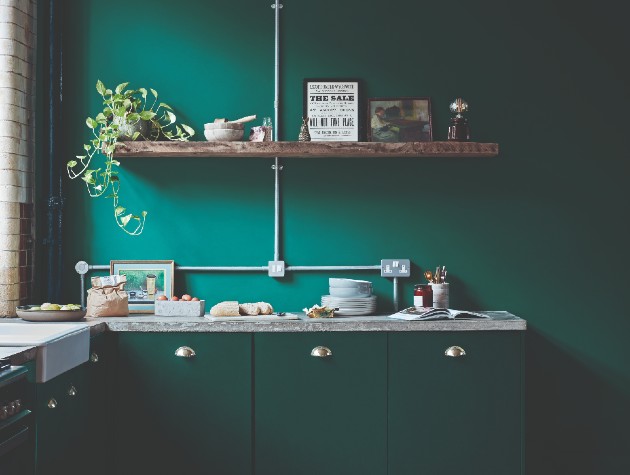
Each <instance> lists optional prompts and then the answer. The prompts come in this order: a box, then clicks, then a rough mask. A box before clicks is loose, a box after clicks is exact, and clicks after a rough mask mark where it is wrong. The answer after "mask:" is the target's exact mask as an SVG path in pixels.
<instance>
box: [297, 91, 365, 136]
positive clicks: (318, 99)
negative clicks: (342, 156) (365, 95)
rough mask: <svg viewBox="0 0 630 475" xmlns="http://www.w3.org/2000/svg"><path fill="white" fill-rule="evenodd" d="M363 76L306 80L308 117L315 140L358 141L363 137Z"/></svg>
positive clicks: (310, 130)
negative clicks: (361, 79)
mask: <svg viewBox="0 0 630 475" xmlns="http://www.w3.org/2000/svg"><path fill="white" fill-rule="evenodd" d="M362 110H363V102H362V85H361V81H360V80H359V79H304V118H307V117H308V128H309V133H310V135H311V141H314V142H316V141H319V142H326V141H328V142H332V141H337V142H358V141H359V140H361V138H362V137H363V126H362V115H363V114H362V113H361V112H360V111H362Z"/></svg>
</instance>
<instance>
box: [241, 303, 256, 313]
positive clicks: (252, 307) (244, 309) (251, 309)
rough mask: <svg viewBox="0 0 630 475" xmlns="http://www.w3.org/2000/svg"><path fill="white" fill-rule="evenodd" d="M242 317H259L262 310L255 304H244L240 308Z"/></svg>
mask: <svg viewBox="0 0 630 475" xmlns="http://www.w3.org/2000/svg"><path fill="white" fill-rule="evenodd" d="M238 309H239V311H240V313H241V315H258V314H259V313H260V310H259V308H258V304H255V303H242V304H240V305H239V306H238Z"/></svg>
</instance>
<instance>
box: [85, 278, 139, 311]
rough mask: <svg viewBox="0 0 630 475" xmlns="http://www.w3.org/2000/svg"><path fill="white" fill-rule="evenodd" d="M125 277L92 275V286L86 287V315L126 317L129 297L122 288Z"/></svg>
mask: <svg viewBox="0 0 630 475" xmlns="http://www.w3.org/2000/svg"><path fill="white" fill-rule="evenodd" d="M126 282H127V277H126V276H124V275H122V276H109V277H92V288H91V289H88V296H87V312H86V314H87V316H88V317H126V316H127V315H129V298H128V296H127V292H125V291H124V290H123V288H124V286H125V283H126ZM104 284H105V285H104Z"/></svg>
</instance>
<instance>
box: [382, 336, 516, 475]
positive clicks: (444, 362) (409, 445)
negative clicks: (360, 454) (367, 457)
mask: <svg viewBox="0 0 630 475" xmlns="http://www.w3.org/2000/svg"><path fill="white" fill-rule="evenodd" d="M453 346H459V347H461V348H462V349H463V350H464V351H465V352H466V354H465V356H464V355H462V356H458V357H451V356H446V355H445V351H446V350H447V349H448V348H450V347H453ZM521 351H522V339H521V333H520V332H503V331H496V332H427V333H421V332H414V333H390V334H389V397H388V400H389V409H388V411H389V427H388V433H389V472H388V473H389V475H412V474H413V475H442V474H451V473H465V474H467V475H518V474H520V473H521V403H522V401H521V376H522V375H521ZM458 352H459V350H457V349H455V350H452V351H451V353H452V354H457V353H458Z"/></svg>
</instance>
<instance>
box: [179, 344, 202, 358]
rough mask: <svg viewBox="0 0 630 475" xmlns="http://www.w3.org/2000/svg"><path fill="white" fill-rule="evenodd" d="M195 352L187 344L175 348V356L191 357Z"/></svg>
mask: <svg viewBox="0 0 630 475" xmlns="http://www.w3.org/2000/svg"><path fill="white" fill-rule="evenodd" d="M196 354H197V353H195V350H193V349H192V348H191V347H189V346H180V347H179V348H177V349H176V350H175V356H179V357H180V358H192V357H193V356H195V355H196Z"/></svg>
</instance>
